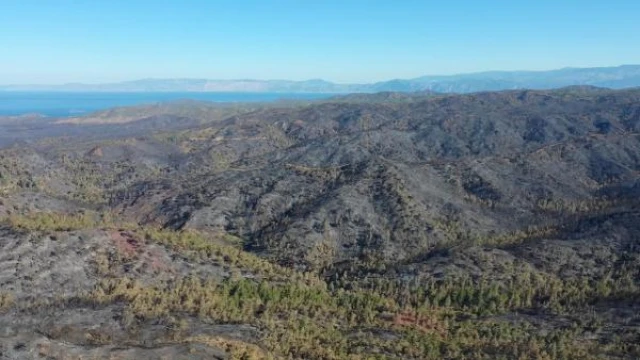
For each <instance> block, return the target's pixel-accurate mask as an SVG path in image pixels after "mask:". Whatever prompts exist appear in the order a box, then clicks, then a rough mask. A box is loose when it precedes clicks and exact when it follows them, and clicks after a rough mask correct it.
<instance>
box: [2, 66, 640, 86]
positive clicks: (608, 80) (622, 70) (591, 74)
mask: <svg viewBox="0 0 640 360" xmlns="http://www.w3.org/2000/svg"><path fill="white" fill-rule="evenodd" d="M573 85H590V86H598V87H607V88H614V89H615V88H627V87H637V86H640V65H623V66H618V67H600V68H565V69H559V70H551V71H490V72H481V73H472V74H460V75H446V76H423V77H419V78H415V79H406V80H402V79H394V80H389V81H383V82H378V83H373V84H336V83H332V82H329V81H325V80H321V79H313V80H306V81H289V80H207V79H143V80H135V81H126V82H120V83H111V84H64V85H4V86H0V90H4V91H114V92H120V91H123V92H125V91H132V92H133V91H136V92H147V91H148V92H156V91H176V92H181V91H187V92H188V91H197V92H281V93H302V92H308V93H353V92H380V91H399V92H412V91H424V90H429V91H434V92H444V93H451V92H454V93H467V92H475V91H493V90H510V89H523V88H528V89H551V88H558V87H565V86H573Z"/></svg>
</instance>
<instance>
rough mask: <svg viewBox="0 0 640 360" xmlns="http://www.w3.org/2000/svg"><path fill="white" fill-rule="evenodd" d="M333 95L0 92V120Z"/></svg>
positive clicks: (302, 98)
mask: <svg viewBox="0 0 640 360" xmlns="http://www.w3.org/2000/svg"><path fill="white" fill-rule="evenodd" d="M334 95H335V94H319V93H237V92H236V93H224V92H215V93H214V92H26V91H25V92H13V91H0V116H15V115H24V114H40V115H44V116H50V117H68V116H80V115H83V114H87V113H91V112H94V111H98V110H104V109H108V108H112V107H118V106H131V105H142V104H154V103H160V102H168V101H178V100H198V101H211V102H222V103H233V102H238V103H239V102H273V101H279V100H315V99H323V98H327V97H330V96H334Z"/></svg>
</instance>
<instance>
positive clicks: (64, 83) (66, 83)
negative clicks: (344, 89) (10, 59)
mask: <svg viewBox="0 0 640 360" xmlns="http://www.w3.org/2000/svg"><path fill="white" fill-rule="evenodd" d="M629 66H639V67H640V64H619V65H610V66H594V67H578V66H565V67H562V68H552V69H537V70H529V69H518V70H502V69H489V70H483V71H475V72H461V73H448V74H422V75H419V76H416V77H413V78H389V79H382V80H376V81H371V82H360V83H350V82H339V81H333V80H332V79H325V78H320V77H316V78H305V79H276V78H273V79H272V78H226V79H225V78H205V77H183V78H168V77H148V78H132V79H124V80H121V81H113V82H76V81H67V82H60V83H11V84H9V83H0V86H13V85H15V86H61V85H75V84H78V85H105V84H119V83H128V82H137V81H165V80H166V81H180V80H182V81H198V80H200V81H202V80H205V81H221V82H222V81H265V82H266V81H291V82H305V81H320V80H321V81H327V82H330V83H333V84H337V85H350V84H356V85H357V84H363V85H364V84H372V83H376V82H385V81H393V80H412V79H415V78H419V77H455V76H465V75H476V74H484V73H487V74H489V73H536V72H540V73H544V72H551V71H560V70H570V69H574V70H576V69H577V70H581V69H599V68H603V69H607V68H611V69H615V68H622V67H629Z"/></svg>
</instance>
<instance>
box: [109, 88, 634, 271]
mask: <svg viewBox="0 0 640 360" xmlns="http://www.w3.org/2000/svg"><path fill="white" fill-rule="evenodd" d="M639 127H640V92H639V91H617V92H615V91H603V90H588V89H562V90H557V91H514V92H500V93H479V94H472V95H461V96H446V97H440V98H432V99H425V100H424V101H420V102H413V103H407V104H370V103H347V104H344V103H326V104H319V105H313V106H308V107H305V108H301V109H283V110H278V109H267V110H262V111H257V112H254V113H250V114H246V115H240V116H236V117H232V118H229V119H227V120H226V121H224V122H222V123H221V124H220V125H217V126H214V127H207V128H201V129H197V130H193V131H191V132H186V133H183V134H182V139H181V140H179V142H180V146H181V147H182V148H186V149H188V150H187V151H184V152H183V153H182V154H181V156H180V157H179V159H177V160H176V161H175V162H174V163H173V165H169V167H168V169H167V174H166V177H165V178H163V179H162V180H153V179H149V180H144V181H141V182H138V183H137V184H135V185H134V186H131V187H129V188H127V189H126V190H125V191H118V192H114V193H113V194H112V200H111V201H112V205H113V206H115V207H117V208H119V209H121V210H122V211H123V212H124V213H125V214H128V215H131V216H137V217H139V218H140V219H141V220H143V221H154V222H159V223H162V224H164V225H166V226H170V227H174V228H196V229H201V230H225V231H230V232H232V233H235V234H237V235H239V236H241V237H243V238H244V239H246V242H247V243H246V246H247V249H251V250H252V251H257V252H265V253H266V254H268V255H271V256H273V257H274V258H277V259H279V260H282V261H284V262H288V263H291V262H293V263H297V264H301V265H305V266H314V265H313V264H312V262H313V259H315V260H318V259H317V257H318V256H317V254H316V252H317V249H319V248H322V249H325V251H324V252H326V253H327V254H323V256H322V257H323V258H324V257H325V255H326V259H324V260H323V261H320V263H322V264H324V263H337V262H340V261H343V260H352V259H356V258H359V259H375V261H381V262H384V263H387V262H390V261H391V262H393V261H397V260H398V259H409V258H410V257H415V255H416V254H425V256H426V254H428V253H429V252H431V251H434V250H437V249H440V248H442V247H448V246H450V245H454V244H455V245H456V246H457V245H458V244H465V243H467V244H481V243H484V242H491V241H493V240H492V239H495V238H508V237H512V238H514V239H518V241H520V240H521V238H523V237H528V236H534V235H537V234H541V233H548V232H551V231H555V230H554V229H555V228H556V227H557V226H559V224H561V223H562V222H563V221H565V219H566V220H568V219H574V218H575V217H577V216H579V215H580V214H582V213H583V212H584V213H590V212H591V211H599V210H602V208H604V207H607V206H613V205H612V204H614V203H616V202H617V201H618V200H619V199H618V197H619V196H618V197H616V196H614V195H613V193H612V191H614V190H613V189H618V190H620V189H623V188H624V187H625V186H633V184H635V182H636V180H637V175H638V174H637V171H638V169H639V166H640V164H639V161H640V159H639V154H640V142H639V141H638V140H639V136H640V135H639V134H638V131H639ZM620 191H623V190H620ZM623 192H624V191H623ZM622 197H623V198H624V195H623V196H622ZM602 211H604V210H602ZM572 221H573V220H572ZM503 241H511V240H508V239H504V240H503ZM514 241H515V240H514Z"/></svg>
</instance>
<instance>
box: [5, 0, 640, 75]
mask: <svg viewBox="0 0 640 360" xmlns="http://www.w3.org/2000/svg"><path fill="white" fill-rule="evenodd" d="M639 14H640V1H638V0H607V1H600V0H581V1H569V0H565V1H563V0H555V1H551V0H536V1H533V0H532V1H529V0H523V1H519V0H509V1H498V0H484V1H483V0H466V1H465V0H445V1H442V0H439V1H431V0H418V1H413V0H394V1H382V0H339V1H338V0H298V1H294V0H234V1H217V0H201V1H199V0H173V1H163V0H108V1H107V0H105V1H96V0H84V1H82V0H0V84H60V83H69V82H84V83H103V82H118V81H124V80H134V79H142V78H207V79H289V80H305V79H316V78H322V79H326V80H329V81H334V82H339V83H364V82H373V81H381V80H389V79H394V78H413V77H418V76H422V75H444V74H457V73H467V72H476V71H487V70H546V69H556V68H562V67H592V66H616V65H622V64H639V63H640V46H639V45H640V20H638V16H639Z"/></svg>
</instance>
